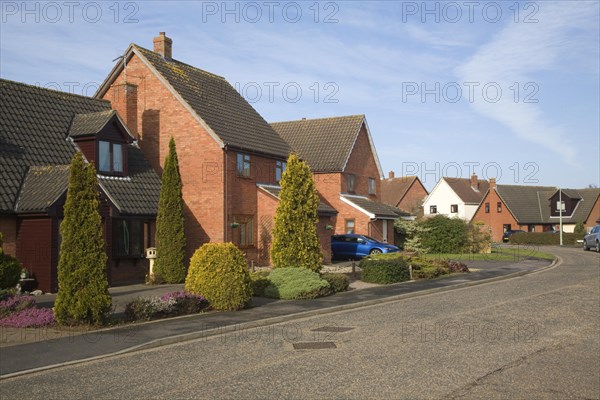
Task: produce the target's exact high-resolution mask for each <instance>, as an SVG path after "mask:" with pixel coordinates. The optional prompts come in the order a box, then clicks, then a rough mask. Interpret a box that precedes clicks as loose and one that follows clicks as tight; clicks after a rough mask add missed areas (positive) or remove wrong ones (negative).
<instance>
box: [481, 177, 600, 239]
mask: <svg viewBox="0 0 600 400" xmlns="http://www.w3.org/2000/svg"><path fill="white" fill-rule="evenodd" d="M560 196H561V200H562V202H563V204H564V210H563V231H564V232H573V230H574V228H575V225H576V224H577V223H578V222H582V223H583V224H584V226H585V227H586V228H590V227H592V226H594V225H596V224H597V221H598V219H599V218H600V189H562V190H561V193H560ZM558 197H559V189H558V188H556V187H552V186H518V185H497V184H496V180H495V179H494V178H492V179H490V188H489V190H488V191H487V192H486V193H485V195H484V197H483V200H482V201H481V204H480V205H479V207H478V208H477V210H476V212H475V214H474V215H473V219H472V222H483V223H484V224H485V225H486V226H487V227H489V228H490V230H491V233H492V240H493V241H496V242H500V241H502V235H503V234H504V232H506V231H507V230H515V229H520V230H524V231H526V232H546V231H551V230H558V229H559V223H560V221H559V209H558V204H559V202H558Z"/></svg>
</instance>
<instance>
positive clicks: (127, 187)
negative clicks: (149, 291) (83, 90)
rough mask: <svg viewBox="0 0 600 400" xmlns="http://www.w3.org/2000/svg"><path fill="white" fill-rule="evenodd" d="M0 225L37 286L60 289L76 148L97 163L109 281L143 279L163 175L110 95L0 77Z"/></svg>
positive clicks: (6, 244)
mask: <svg viewBox="0 0 600 400" xmlns="http://www.w3.org/2000/svg"><path fill="white" fill-rule="evenodd" d="M0 93H1V95H0V182H2V184H1V185H0V231H1V232H2V233H3V234H4V250H5V251H6V252H7V253H8V254H11V255H13V256H16V257H17V259H18V260H19V261H20V262H21V264H22V265H23V267H24V268H26V269H27V270H28V271H29V273H30V275H31V276H32V277H33V278H35V279H36V281H37V285H38V288H39V289H41V290H43V291H45V292H56V291H57V289H58V282H57V265H58V260H59V249H60V233H59V226H60V222H61V220H62V218H63V206H64V202H65V200H66V191H67V188H68V181H69V164H70V163H71V159H72V157H73V155H74V154H75V152H76V151H78V150H79V151H81V152H82V154H83V155H84V157H85V159H86V160H87V161H88V162H92V163H94V164H95V165H96V168H97V171H98V184H99V191H100V210H99V211H100V215H101V216H102V222H103V228H104V238H105V241H106V252H107V254H108V260H107V275H108V279H109V283H110V284H112V285H114V284H120V283H127V282H132V281H140V280H143V279H144V276H145V274H146V273H147V269H148V262H147V260H146V259H145V254H144V250H145V248H147V247H150V246H152V245H153V240H154V230H155V219H156V212H157V206H158V197H159V193H160V180H159V178H158V176H157V175H156V173H155V172H154V171H153V170H152V168H151V167H150V165H149V163H148V162H147V161H146V159H145V158H144V155H143V153H142V151H141V150H140V148H139V147H138V146H137V143H136V142H135V140H134V137H133V136H132V134H131V132H130V131H129V129H128V127H127V126H126V125H125V124H124V123H123V121H122V119H121V117H120V116H119V114H118V113H116V112H115V111H113V110H112V109H111V106H110V103H109V102H108V101H104V100H99V99H93V98H89V97H83V96H76V95H72V94H68V93H63V92H57V91H53V90H48V89H41V88H39V87H35V86H30V85H26V84H22V83H17V82H12V81H8V80H0Z"/></svg>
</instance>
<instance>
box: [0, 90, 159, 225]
mask: <svg viewBox="0 0 600 400" xmlns="http://www.w3.org/2000/svg"><path fill="white" fill-rule="evenodd" d="M109 111H111V110H110V102H108V101H104V100H98V99H93V98H89V97H84V96H77V95H73V94H69V93H63V92H58V91H53V90H48V89H42V88H39V87H35V86H30V85H26V84H23V83H18V82H12V81H8V80H3V79H0V182H2V184H1V185H0V212H3V213H14V212H25V211H29V212H33V211H34V210H35V211H40V210H43V207H44V205H45V204H46V203H47V202H49V201H52V198H53V197H54V195H55V194H56V193H57V192H58V191H60V188H61V187H60V186H58V183H60V182H64V175H63V174H64V168H65V167H64V166H65V165H70V163H71V159H72V158H73V155H74V154H75V151H76V148H75V146H74V145H73V144H72V143H71V141H70V140H68V139H67V136H68V134H69V128H70V127H71V125H72V121H73V119H74V117H75V115H76V114H88V113H98V112H107V113H108V112H109ZM128 149H129V157H130V158H129V167H130V176H129V177H128V178H126V179H124V180H123V181H122V182H120V183H115V184H108V185H104V186H103V188H104V189H105V192H106V194H107V195H108V196H109V197H112V198H114V199H115V201H116V202H118V204H115V205H116V206H117V208H118V209H119V211H120V212H121V213H125V214H127V213H142V214H155V213H156V209H157V206H158V194H159V192H160V180H159V178H158V176H157V175H156V173H155V172H154V171H153V170H152V169H151V167H150V165H149V164H148V163H147V162H146V160H145V159H144V157H143V155H142V153H141V151H140V150H139V149H138V148H137V147H136V146H135V145H129V146H128ZM45 167H46V169H44V168H45ZM47 167H50V168H47ZM46 178H47V179H48V180H49V182H48V183H45V182H42V181H43V180H44V179H46ZM67 178H68V177H67ZM67 180H68V179H67ZM51 182H54V183H55V184H57V187H51ZM40 185H41V186H42V187H43V188H46V189H47V191H48V193H41V188H39V187H37V186H40ZM125 193H126V194H127V195H125ZM38 197H40V198H38ZM17 199H18V200H19V201H18V204H17Z"/></svg>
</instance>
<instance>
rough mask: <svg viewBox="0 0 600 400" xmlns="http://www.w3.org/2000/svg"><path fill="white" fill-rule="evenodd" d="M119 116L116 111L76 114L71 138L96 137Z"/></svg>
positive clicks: (70, 131) (70, 132) (72, 124)
mask: <svg viewBox="0 0 600 400" xmlns="http://www.w3.org/2000/svg"><path fill="white" fill-rule="evenodd" d="M116 114H117V112H116V111H114V110H108V111H100V112H95V113H86V114H75V116H74V117H73V122H72V123H71V128H70V129H69V136H71V137H77V136H85V135H95V134H97V133H98V132H100V131H101V130H102V128H104V126H105V125H106V124H107V123H108V122H109V121H110V120H111V119H112V118H113V117H114V116H115V115H116Z"/></svg>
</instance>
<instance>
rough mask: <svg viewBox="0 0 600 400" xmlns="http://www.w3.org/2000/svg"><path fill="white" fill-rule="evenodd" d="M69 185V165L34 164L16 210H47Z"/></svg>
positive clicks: (26, 179) (28, 173)
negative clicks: (41, 165)
mask: <svg viewBox="0 0 600 400" xmlns="http://www.w3.org/2000/svg"><path fill="white" fill-rule="evenodd" d="M68 186H69V165H56V166H43V167H40V166H33V167H31V168H29V171H28V172H27V176H26V177H25V181H24V182H23V187H22V188H21V191H20V193H19V199H18V200H17V206H16V207H15V210H16V211H17V212H19V213H23V212H41V211H46V210H47V209H48V208H49V207H50V206H52V205H53V204H54V203H55V202H56V200H58V199H59V198H60V196H61V195H62V194H63V193H65V191H66V190H67V188H68Z"/></svg>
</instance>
